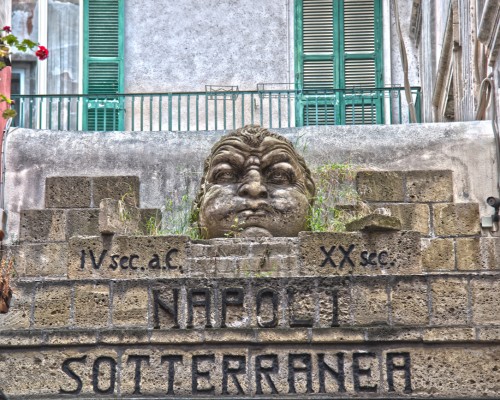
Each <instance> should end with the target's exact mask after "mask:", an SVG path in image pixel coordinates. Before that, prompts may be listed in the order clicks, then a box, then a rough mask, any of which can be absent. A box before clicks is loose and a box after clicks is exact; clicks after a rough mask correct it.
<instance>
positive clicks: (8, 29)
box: [2, 25, 12, 33]
mask: <svg viewBox="0 0 500 400" xmlns="http://www.w3.org/2000/svg"><path fill="white" fill-rule="evenodd" d="M2 31H4V32H7V33H11V32H12V30H11V29H10V26H9V25H5V26H4V27H3V28H2Z"/></svg>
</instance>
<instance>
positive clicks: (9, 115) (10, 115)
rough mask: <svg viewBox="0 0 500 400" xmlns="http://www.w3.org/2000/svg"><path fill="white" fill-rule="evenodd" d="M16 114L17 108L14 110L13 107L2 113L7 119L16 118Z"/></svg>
mask: <svg viewBox="0 0 500 400" xmlns="http://www.w3.org/2000/svg"><path fill="white" fill-rule="evenodd" d="M16 115H17V112H16V110H13V109H12V108H8V109H7V110H5V111H4V112H3V113H2V117H4V118H5V119H9V118H14V117H15V116H16Z"/></svg>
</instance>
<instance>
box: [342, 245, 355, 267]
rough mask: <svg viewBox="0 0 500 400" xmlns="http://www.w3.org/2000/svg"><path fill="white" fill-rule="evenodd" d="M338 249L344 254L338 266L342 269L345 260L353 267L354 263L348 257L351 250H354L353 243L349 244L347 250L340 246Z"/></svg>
mask: <svg viewBox="0 0 500 400" xmlns="http://www.w3.org/2000/svg"><path fill="white" fill-rule="evenodd" d="M339 250H340V252H341V253H342V255H343V256H344V258H342V261H341V262H340V264H339V268H340V269H342V268H343V267H344V263H345V262H346V261H347V262H348V263H349V264H350V265H351V267H354V263H353V262H352V260H351V257H350V254H351V252H352V251H353V250H354V245H353V244H351V245H350V246H349V248H348V249H347V250H346V249H344V248H343V247H342V246H339Z"/></svg>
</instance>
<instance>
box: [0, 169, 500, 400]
mask: <svg viewBox="0 0 500 400" xmlns="http://www.w3.org/2000/svg"><path fill="white" fill-rule="evenodd" d="M444 172H446V173H443V171H427V172H426V174H425V181H426V182H427V181H430V182H434V181H436V182H438V183H439V184H437V183H436V184H435V185H434V186H431V189H432V188H436V187H437V188H439V189H440V190H439V191H436V190H434V189H432V190H430V189H429V187H428V185H417V186H415V185H414V184H411V185H410V184H409V183H411V182H413V181H415V179H413V178H415V177H417V178H418V177H421V175H422V174H415V173H414V172H411V171H410V172H391V173H390V174H388V173H386V172H384V171H370V172H369V173H365V174H364V175H363V174H361V178H363V176H364V177H365V178H364V179H358V180H359V182H360V183H359V184H362V186H363V188H365V189H370V190H369V191H368V192H366V193H371V195H370V196H372V197H369V198H368V199H367V202H370V201H371V202H373V203H374V206H375V207H382V208H386V209H391V210H393V215H394V214H398V212H400V215H399V214H398V217H405V218H401V221H402V222H403V224H402V225H403V229H404V230H402V231H393V232H387V231H382V232H378V231H375V232H349V233H311V232H302V233H300V234H299V235H298V237H282V238H281V237H261V238H241V237H240V238H214V239H209V240H191V239H189V238H188V237H184V236H138V235H134V236H126V235H123V234H120V233H119V231H118V230H117V231H116V232H115V234H114V235H110V234H105V235H100V233H101V232H100V231H99V229H100V228H99V226H98V224H97V222H96V221H97V217H98V216H99V215H100V212H101V210H99V209H98V208H97V207H96V205H95V204H94V205H93V206H89V207H88V208H78V209H77V210H76V211H75V210H73V209H72V208H68V207H71V204H68V203H65V202H62V200H64V199H60V200H61V201H59V200H58V201H53V202H51V203H49V204H48V206H50V207H51V208H49V209H45V210H34V211H30V212H24V213H23V221H24V222H25V225H24V228H23V229H24V231H23V235H21V237H20V239H21V241H20V243H19V244H16V245H12V246H5V247H4V249H3V256H4V257H6V258H9V257H13V258H14V259H15V260H16V265H15V268H16V274H17V276H16V278H15V282H14V288H13V296H12V300H11V303H10V309H9V312H8V313H6V314H0V400H3V399H9V400H21V399H23V400H24V399H27V400H34V399H61V398H64V399H73V398H74V399H105V398H123V399H142V398H144V399H165V398H183V399H188V398H189V399H191V398H194V399H205V398H207V399H208V398H293V399H304V398H311V399H314V398H318V399H325V398H332V399H349V398H353V399H359V398H379V399H385V398H398V399H400V398H402V399H416V398H422V399H449V398H460V399H473V398H479V397H480V398H498V397H499V393H500V346H499V343H500V313H499V312H498V310H500V297H499V296H498V293H500V269H499V268H498V265H499V260H500V239H499V238H496V237H485V236H482V235H481V234H480V231H479V221H478V207H477V204H475V203H464V204H462V205H459V204H455V203H450V201H452V200H453V197H452V196H451V195H450V194H449V193H448V192H449V191H450V190H451V188H452V182H451V172H450V171H444ZM422 176H423V175H422ZM412 177H413V178H412ZM82 179H83V178H82ZM82 179H80V180H81V181H82V182H83V183H86V182H87V180H88V178H85V179H83V180H82ZM93 179H95V178H93ZM412 179H413V180H412ZM391 180H392V181H391ZM421 180H422V179H420V180H419V181H418V182H420V181H421ZM105 181H106V182H108V181H109V182H115V183H116V185H117V184H118V183H120V179H119V178H117V177H113V179H111V178H106V179H105ZM136 181H137V179H136V180H134V182H136ZM96 182H97V181H96ZM96 182H94V184H92V185H91V184H88V185H87V184H85V185H81V186H82V188H83V189H85V190H89V191H92V190H95V189H96V187H97V188H98V187H100V186H99V185H97V184H96ZM380 182H384V183H387V184H390V185H391V187H394V188H398V190H401V193H400V196H399V195H398V197H397V198H395V197H394V198H384V196H385V195H384V196H382V195H383V194H384V193H385V191H379V192H380V193H379V192H376V189H377V187H376V186H377V185H380ZM405 182H406V183H408V185H407V186H408V187H406V186H405V185H404V184H405ZM56 183H57V184H58V185H59V184H60V185H62V189H64V187H65V185H69V184H74V179H73V178H71V179H70V178H67V179H66V178H64V179H63V178H61V179H60V180H55V181H53V182H52V184H54V185H55V184H56ZM97 183H99V182H97ZM136 183H137V184H138V181H137V182H136ZM116 185H115V184H113V185H108V184H106V187H108V186H109V187H110V190H111V189H113V190H111V192H110V193H111V194H112V192H114V191H116V187H117V186H116ZM128 186H129V185H127V187H128ZM62 189H61V191H52V192H51V193H55V194H54V196H56V195H57V196H60V194H59V195H58V194H57V193H59V192H60V193H64V190H62ZM83 189H82V190H83ZM125 189H126V188H125V187H124V188H123V190H125ZM417 189H418V196H417V197H415V196H414V195H413V193H414V191H415V190H417ZM441 189H442V190H441ZM443 191H445V192H446V193H445V194H446V195H443ZM373 193H375V194H377V196H375V195H373ZM57 196H56V197H57ZM120 196H123V193H121V195H120ZM99 197H102V196H101V195H99V193H97V194H96V193H93V194H91V193H88V196H87V195H86V196H85V198H88V199H91V198H94V199H95V198H99ZM119 199H120V198H117V199H115V200H117V201H118V200H119ZM370 199H371V200H370ZM405 199H408V201H406V200H405ZM49 200H50V199H49ZM56 200H57V199H56ZM70 200H71V199H69V200H68V201H70ZM138 200H139V199H137V201H138ZM71 201H73V200H71ZM387 201H390V202H391V203H387ZM398 201H400V202H398ZM85 204H87V203H85ZM85 204H84V203H78V204H77V205H78V207H84V206H85ZM89 204H91V203H89ZM92 207H94V208H92ZM47 210H48V211H47ZM398 210H399V211H398ZM442 210H448V211H449V210H452V211H453V210H454V211H453V213H451V212H449V213H444V212H442ZM28 211H29V210H28ZM74 211H75V212H77V213H78V215H79V216H81V218H79V219H75V218H72V213H74ZM396 211H398V212H396ZM155 216H156V214H155ZM90 217H91V218H90ZM89 218H90V219H89ZM457 227H458V228H457ZM42 228H43V229H42ZM106 232H108V231H106ZM78 235H81V236H78ZM89 235H90V236H89Z"/></svg>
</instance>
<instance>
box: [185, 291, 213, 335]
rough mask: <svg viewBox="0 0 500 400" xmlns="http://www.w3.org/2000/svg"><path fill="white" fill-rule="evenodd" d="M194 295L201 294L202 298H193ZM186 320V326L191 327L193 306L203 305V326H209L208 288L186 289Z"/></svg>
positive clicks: (210, 325)
mask: <svg viewBox="0 0 500 400" xmlns="http://www.w3.org/2000/svg"><path fill="white" fill-rule="evenodd" d="M195 296H202V297H203V299H200V300H195V299H194V297H195ZM187 300H188V321H187V327H188V328H192V327H193V307H199V306H201V307H205V318H206V323H205V328H211V327H212V322H211V320H210V289H207V288H202V289H190V290H189V291H188V299H187Z"/></svg>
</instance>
